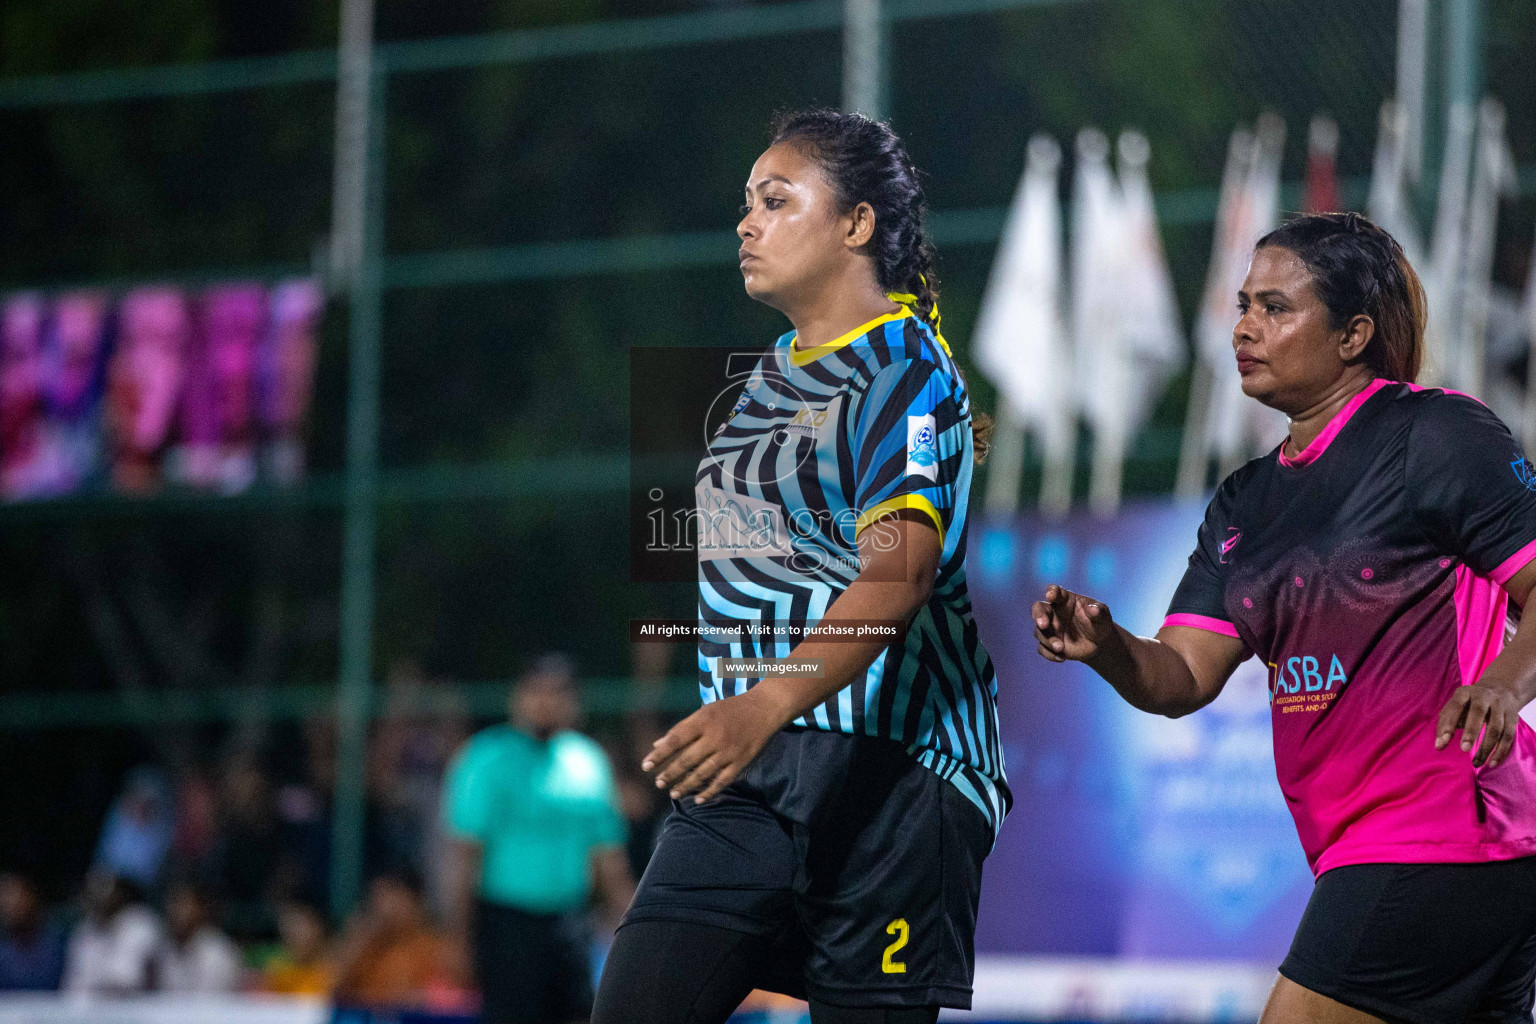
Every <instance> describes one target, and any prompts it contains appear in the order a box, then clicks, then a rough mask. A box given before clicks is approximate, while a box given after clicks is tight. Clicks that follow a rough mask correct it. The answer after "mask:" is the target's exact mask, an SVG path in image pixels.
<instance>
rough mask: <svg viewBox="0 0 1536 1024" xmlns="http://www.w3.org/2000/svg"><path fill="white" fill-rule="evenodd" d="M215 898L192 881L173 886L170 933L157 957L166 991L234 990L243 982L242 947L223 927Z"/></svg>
mask: <svg viewBox="0 0 1536 1024" xmlns="http://www.w3.org/2000/svg"><path fill="white" fill-rule="evenodd" d="M215 916H216V915H215V913H214V906H213V899H212V897H211V896H210V894H209V893H208V891H207V889H206V888H204V887H202V886H200V885H197V884H194V883H191V882H178V883H176V884H175V885H173V886H171V889H170V892H169V893H168V894H167V895H166V899H165V923H166V930H167V932H168V933H169V934H168V935H167V936H166V939H165V941H164V942H163V943H162V944H161V946H160V951H159V953H158V955H157V957H156V974H157V976H158V981H159V985H158V987H159V988H160V989H161V990H163V991H166V992H233V991H234V990H235V989H236V988H237V987H238V985H239V983H240V947H238V946H236V945H235V943H234V940H233V939H231V938H230V937H229V936H228V935H225V934H224V933H223V932H222V931H220V930H219V927H218V925H216V924H214V920H215Z"/></svg>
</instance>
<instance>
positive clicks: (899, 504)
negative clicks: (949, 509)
mask: <svg viewBox="0 0 1536 1024" xmlns="http://www.w3.org/2000/svg"><path fill="white" fill-rule="evenodd" d="M898 508H915V509H918V510H919V511H922V512H926V513H928V518H929V519H932V520H933V527H934V529H936V530H938V531H939V546H940V547H943V546H944V520H943V519H942V518H941V517H940V516H939V510H938V509H937V508H934V506H933V502H931V501H929V500H928V499H927V498H925V497H923V496H922V495H921V494H898V495H896V497H894V498H886V499H885V500H884V501H882V502H880V503H879V504H878V505H873V506H871V507H869V508H867V509H865V510H864V511H863V512H860V513H859V518H858V519H857V520H856V521H855V522H854V524H853V536H854V538H855V539H857V538H858V536H859V534H860V533H862V532H864V528H865V527H866V526H869V525H870V524H872V523H873V522H874V521H875V520H877V519H879V518H880V517H881V516H883V515H885V513H887V512H890V511H893V510H895V509H898Z"/></svg>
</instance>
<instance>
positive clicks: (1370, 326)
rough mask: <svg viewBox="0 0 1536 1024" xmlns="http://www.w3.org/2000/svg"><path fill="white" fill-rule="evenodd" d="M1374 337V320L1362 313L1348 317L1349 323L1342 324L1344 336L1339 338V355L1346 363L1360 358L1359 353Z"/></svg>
mask: <svg viewBox="0 0 1536 1024" xmlns="http://www.w3.org/2000/svg"><path fill="white" fill-rule="evenodd" d="M1374 337H1376V321H1374V320H1372V319H1371V318H1370V317H1368V316H1366V315H1365V314H1364V313H1360V314H1357V315H1356V316H1353V317H1350V320H1349V323H1347V324H1345V325H1344V337H1342V338H1340V339H1339V355H1340V356H1342V357H1343V358H1344V361H1345V362H1346V363H1352V362H1354V361H1355V360H1356V359H1359V358H1360V354H1361V353H1363V352H1364V351H1365V349H1366V346H1368V345H1369V344H1370V343H1371V339H1372V338H1374Z"/></svg>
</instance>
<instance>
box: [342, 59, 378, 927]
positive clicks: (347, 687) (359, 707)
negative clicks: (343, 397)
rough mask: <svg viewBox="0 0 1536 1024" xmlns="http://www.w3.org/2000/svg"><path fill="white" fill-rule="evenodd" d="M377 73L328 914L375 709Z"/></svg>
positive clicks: (358, 821) (352, 322) (349, 887)
mask: <svg viewBox="0 0 1536 1024" xmlns="http://www.w3.org/2000/svg"><path fill="white" fill-rule="evenodd" d="M381 63H383V62H382V61H379V62H376V63H375V64H374V66H373V69H372V72H371V75H370V77H371V88H370V96H369V104H368V126H367V147H368V148H367V152H368V158H367V160H366V161H365V170H364V174H363V187H364V189H365V190H366V195H367V198H366V202H365V205H364V212H363V224H362V246H361V251H360V252H359V253H358V257H359V258H358V261H357V272H356V275H355V277H354V279H353V284H352V289H351V295H352V298H351V301H350V304H349V305H350V308H349V310H348V319H349V324H348V327H349V331H348V340H347V374H348V379H347V471H346V491H345V498H344V502H343V506H344V508H345V519H344V525H343V537H342V563H341V666H340V679H339V682H338V687H337V694H336V794H335V798H334V800H333V801H332V810H331V819H332V821H331V909H332V912H333V914H335V916H336V917H337V918H338V919H339V918H341V917H342V916H344V915H345V914H346V913H348V912H349V911H350V910H351V909H352V905H353V903H354V902H355V901H356V899H357V895H358V892H359V890H360V888H361V883H362V872H363V811H364V804H365V799H366V774H367V773H366V754H367V742H368V718H369V711H370V706H371V704H372V701H373V692H372V691H373V605H374V597H373V583H374V580H373V576H374V550H375V545H376V540H377V538H376V532H377V525H378V524H377V518H378V467H379V347H380V334H381V328H382V322H383V295H384V293H383V284H384V281H383V270H384V267H383V264H384V135H385V95H384V91H385V82H386V81H387V75H386V73H385V71H384V69H383V68H381V67H380V66H379V65H380V64H381Z"/></svg>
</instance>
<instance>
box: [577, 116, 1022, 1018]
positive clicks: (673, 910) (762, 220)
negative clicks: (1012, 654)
mask: <svg viewBox="0 0 1536 1024" xmlns="http://www.w3.org/2000/svg"><path fill="white" fill-rule="evenodd" d="M923 212H924V203H923V190H922V187H921V185H920V183H919V181H918V176H917V171H916V169H915V168H914V167H913V166H912V162H911V160H910V159H909V158H908V157H907V154H906V152H905V150H904V149H903V148H902V145H901V142H900V140H899V139H898V138H897V137H896V136H895V134H894V133H892V132H891V130H890V128H889V127H888V126H886V125H884V124H882V123H879V122H876V121H872V120H870V119H868V118H865V117H863V116H860V115H858V114H841V113H837V112H834V111H812V112H808V113H800V114H794V115H789V116H786V117H782V118H780V120H779V122H778V124H777V125H776V127H775V132H774V139H773V144H772V145H771V146H770V147H769V148H768V150H767V151H766V152H764V153H763V155H762V156H761V157H759V158H758V160H757V162H756V164H755V165H754V166H753V168H752V172H751V175H750V177H749V179H748V181H747V185H746V204H745V205H744V206H743V207H742V219H741V222H740V224H739V225H738V226H737V234H738V235H739V236H740V238H741V240H742V245H741V272H742V277H743V280H744V283H745V285H746V290H747V294H748V295H750V296H751V297H752V298H754V299H757V300H758V301H760V302H763V303H766V304H767V305H769V306H772V307H773V308H775V309H777V310H779V311H780V312H782V313H784V314H785V315H786V316H787V317H788V318H789V320H790V322H791V324H792V326H793V330H791V331H789V332H787V333H785V334H784V335H783V336H781V337H780V338H779V339H778V340H777V341H776V342H775V343H774V344H773V345H772V346H770V347H769V348H768V349H767V350H766V351H764V352H763V354H762V356H761V358H760V359H759V360H758V362H757V364H756V367H755V369H754V370H753V372H752V373H751V375H750V378H749V380H748V383H747V385H746V388H745V389H744V391H743V392H742V394H741V395H740V397H739V398H738V400H737V401H736V403H735V405H734V407H733V409H732V412H731V415H730V417H729V418H728V419H727V421H726V423H725V424H723V425H722V427H721V428H720V429H719V430H718V431H717V432H716V434H715V436H714V439H713V440H712V441H711V443H710V445H709V448H708V451H707V453H706V455H705V457H704V459H703V461H702V462H701V463H700V465H699V470H698V474H697V477H696V484H695V490H696V497H697V523H698V551H699V625H700V634H701V639H700V643H699V684H700V692H701V696H702V699H703V702H704V704H703V707H701V708H700V709H699V710H698V711H697V712H695V713H694V714H692V715H690V716H689V717H688V718H686V719H685V720H684V721H682V722H681V723H679V724H678V725H677V726H676V727H674V728H673V729H671V730H670V731H669V732H668V733H667V734H666V735H665V736H663V737H662V738H661V739H659V740H657V741H656V744H655V746H654V748H653V749H652V751H651V752H650V754H649V755H648V756H647V758H646V760H645V762H644V764H643V766H642V767H643V768H644V769H645V770H646V771H650V772H654V773H655V776H656V784H657V785H658V786H661V787H663V788H666V789H667V790H668V791H669V792H670V795H671V797H672V800H673V812H672V814H671V816H670V817H669V818H668V819H667V823H666V826H665V828H664V830H663V833H662V837H661V840H660V843H659V845H658V847H657V850H656V853H655V855H654V857H653V859H652V861H651V865H650V867H649V868H648V869H647V871H646V874H645V877H644V879H643V880H642V882H641V884H640V889H639V891H638V893H637V894H636V897H635V901H634V903H633V905H632V906H631V908H630V911H629V913H628V915H627V916H626V918H625V922H624V924H623V926H622V927H621V928H620V929H619V932H618V935H617V937H616V938H615V941H614V946H613V950H612V952H611V954H610V956H609V959H608V963H607V966H606V968H605V970H604V974H603V978H602V982H601V986H600V989H599V992H598V997H597V1006H596V1012H595V1014H594V1018H593V1019H594V1020H595V1021H597V1022H598V1024H619V1022H644V1024H668V1022H677V1024H683V1022H688V1024H708V1022H718V1021H723V1020H725V1019H726V1017H728V1016H729V1015H730V1013H731V1011H732V1010H733V1009H735V1007H736V1006H737V1005H738V1004H739V1003H740V1001H741V999H742V998H743V997H744V996H745V995H746V994H747V993H748V992H749V991H750V990H751V989H752V988H763V989H769V990H773V991H779V992H785V993H788V994H791V995H796V996H800V997H803V998H808V999H809V1000H810V1004H811V1017H812V1020H813V1021H814V1022H815V1024H896V1022H900V1024H920V1022H932V1021H934V1020H936V1019H937V1016H938V1010H939V1007H941V1006H953V1007H962V1008H964V1007H969V1005H970V998H971V978H972V972H973V961H974V955H973V945H974V943H973V939H974V934H975V924H976V906H977V899H978V896H979V893H980V885H981V865H982V861H983V859H984V858H985V857H986V855H987V853H988V852H989V851H990V849H991V847H992V842H993V840H994V838H995V836H996V830H997V828H998V827H999V826H1000V825H1001V823H1002V819H1003V816H1004V815H1005V814H1006V812H1007V808H1008V805H1009V802H1010V799H1011V798H1010V796H1009V793H1008V786H1007V780H1006V776H1005V774H1004V771H1003V759H1002V750H1001V745H1000V743H999V739H998V727H997V708H996V695H997V687H996V680H995V676H994V673H993V669H992V663H991V659H990V658H989V657H988V655H987V653H986V650H985V649H984V648H983V647H982V645H981V643H980V640H979V639H978V637H977V631H976V623H975V621H974V619H973V618H972V615H971V605H970V598H969V595H968V593H967V591H966V583H965V543H966V532H967V522H968V515H967V512H968V504H969V492H970V484H971V473H972V468H973V466H974V464H975V463H976V462H977V461H978V460H979V459H980V458H981V457H982V456H983V455H984V453H985V447H986V435H987V433H988V432H989V428H990V421H989V420H988V419H987V418H986V417H985V416H982V415H980V414H977V415H974V416H973V414H972V412H971V409H970V400H969V397H968V395H967V392H966V387H965V382H964V380H963V379H962V377H961V375H960V371H959V369H958V367H957V366H956V365H955V361H954V359H953V357H952V355H951V353H950V351H949V346H948V345H947V344H946V343H945V341H944V338H943V336H942V335H941V334H940V333H939V330H938V327H939V316H938V310H937V308H936V305H935V299H936V291H935V277H934V272H933V250H932V247H931V246H930V244H929V242H928V240H927V238H926V236H925V234H924V231H923V224H922V218H923ZM733 660H735V661H745V662H746V664H745V665H730V664H728V662H731V661H733Z"/></svg>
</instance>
